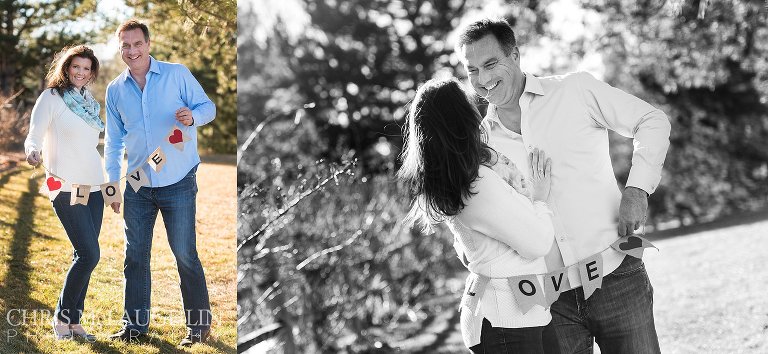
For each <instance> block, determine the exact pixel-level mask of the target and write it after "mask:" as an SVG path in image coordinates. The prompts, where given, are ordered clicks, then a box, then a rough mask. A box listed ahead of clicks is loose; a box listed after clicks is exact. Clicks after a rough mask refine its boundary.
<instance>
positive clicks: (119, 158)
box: [104, 87, 131, 181]
mask: <svg viewBox="0 0 768 354" xmlns="http://www.w3.org/2000/svg"><path fill="white" fill-rule="evenodd" d="M113 90H114V89H113V88H110V87H107V93H106V97H105V98H104V101H105V102H106V105H107V107H106V112H107V123H106V124H105V132H104V168H105V170H106V171H107V178H108V180H109V181H117V180H119V179H120V171H121V167H122V164H123V152H124V149H125V143H124V141H123V140H124V137H125V134H126V133H127V132H126V130H125V126H124V124H123V120H122V117H120V112H119V111H118V110H117V103H116V99H117V97H115V95H116V93H115V92H111V91H113ZM128 172H129V173H130V172H131V171H128Z"/></svg>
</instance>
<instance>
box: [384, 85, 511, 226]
mask: <svg viewBox="0 0 768 354" xmlns="http://www.w3.org/2000/svg"><path fill="white" fill-rule="evenodd" d="M481 121H482V116H481V115H480V112H479V111H478V110H477V108H476V107H475V106H474V105H473V104H472V103H471V102H470V100H469V97H468V96H467V93H466V92H465V91H464V90H463V89H462V86H461V83H459V81H458V80H456V79H454V78H451V79H432V80H429V81H427V82H426V83H424V84H423V85H422V86H421V87H419V89H418V90H417V92H416V97H415V98H414V99H413V102H412V103H411V106H410V109H409V112H408V122H407V127H405V129H404V130H405V139H404V140H405V145H404V147H403V152H402V154H401V159H402V161H403V165H402V166H401V167H400V170H399V171H398V177H399V178H400V179H402V180H404V181H405V182H406V183H407V184H408V186H409V189H410V194H411V197H412V198H413V200H414V203H413V207H412V209H411V212H410V213H409V215H408V218H407V219H409V220H411V221H415V220H421V221H423V222H425V223H426V226H427V227H426V228H427V229H429V224H430V223H434V222H440V221H443V220H444V219H445V218H446V217H450V216H453V215H456V214H458V213H459V212H461V210H462V209H464V207H465V206H466V200H467V199H468V198H469V197H471V196H472V195H474V194H475V193H473V192H472V183H473V182H474V181H475V180H476V179H477V176H478V170H479V168H480V165H486V166H490V165H492V164H493V163H494V161H495V159H496V158H497V157H496V156H497V155H496V153H495V152H494V151H493V149H491V148H490V147H489V146H488V144H487V143H486V141H487V136H486V134H485V130H484V129H483V128H481V126H480V123H481Z"/></svg>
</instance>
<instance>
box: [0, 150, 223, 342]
mask: <svg viewBox="0 0 768 354" xmlns="http://www.w3.org/2000/svg"><path fill="white" fill-rule="evenodd" d="M218 160H221V159H218ZM224 160H227V161H226V162H214V163H205V162H204V163H203V164H201V165H200V167H199V169H198V173H197V175H198V185H199V193H198V196H197V245H198V252H199V254H200V259H201V260H202V262H203V267H204V268H205V272H206V274H205V275H206V280H207V283H208V291H209V294H210V298H211V307H212V311H213V316H214V323H213V327H212V338H211V339H212V340H211V341H210V342H209V343H207V344H195V345H194V346H192V347H191V348H187V349H177V348H176V345H177V344H178V342H179V341H180V340H181V338H182V337H184V335H185V334H186V329H185V327H184V314H183V310H182V304H181V291H180V289H179V276H178V272H177V270H176V263H175V260H174V258H173V255H172V253H171V251H170V248H169V246H168V242H167V238H166V235H165V229H164V227H163V222H162V220H161V218H162V217H161V216H159V217H158V220H157V222H156V225H155V232H154V242H153V249H152V311H153V313H152V319H151V320H152V322H151V323H150V340H149V341H148V342H146V343H144V344H141V345H138V344H130V345H128V344H124V343H116V342H112V341H110V340H109V339H108V338H107V336H109V335H110V334H111V333H113V332H115V331H117V330H118V329H119V328H120V326H121V321H120V319H121V317H122V313H123V271H122V270H123V260H124V249H125V248H124V247H125V246H124V236H123V232H122V215H119V214H115V213H113V212H112V211H111V209H110V208H105V209H104V222H103V226H102V231H101V236H100V239H99V243H100V246H101V259H100V262H99V265H98V266H97V267H96V269H95V270H94V272H93V275H92V277H91V282H90V286H89V289H88V296H87V298H86V303H85V313H84V318H83V326H84V327H86V329H88V330H89V331H91V332H92V333H94V334H96V335H97V337H98V338H97V341H96V342H95V343H87V342H82V341H71V340H66V341H56V340H54V339H53V335H52V330H51V325H50V322H51V318H52V314H53V309H54V308H55V306H56V301H57V298H58V295H59V292H60V291H61V287H62V284H63V280H64V276H65V274H66V271H67V269H68V268H69V263H70V261H71V257H72V256H71V254H72V247H71V244H70V242H69V240H68V239H67V236H66V234H65V232H64V229H63V228H62V226H61V223H60V222H59V220H58V218H57V217H56V215H55V214H54V212H53V208H51V204H50V202H49V200H48V198H47V197H45V196H43V195H41V194H39V193H37V190H38V189H39V187H40V184H41V183H43V178H42V175H41V174H40V173H38V175H37V176H36V178H32V179H31V178H30V177H31V175H32V171H31V170H30V169H29V168H28V166H27V167H15V168H11V169H10V170H7V171H5V172H1V173H0V314H2V319H0V353H65V352H66V353H235V351H236V349H235V343H236V339H237V327H236V322H237V310H236V303H237V301H236V300H237V290H236V289H237V284H236V282H237V280H236V268H237V258H236V256H235V242H236V241H235V237H236V236H235V234H236V228H235V225H236V218H235V214H236V212H237V211H236V210H237V197H236V193H237V192H236V188H235V185H236V178H237V176H236V168H235V165H234V158H232V159H224ZM228 160H232V161H231V162H230V161H228ZM204 161H205V159H204ZM212 161H215V160H212ZM121 188H124V186H123V185H121ZM22 310H26V312H25V315H24V316H22V312H21V311H22ZM21 322H23V323H21Z"/></svg>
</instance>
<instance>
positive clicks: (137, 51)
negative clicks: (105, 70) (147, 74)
mask: <svg viewBox="0 0 768 354" xmlns="http://www.w3.org/2000/svg"><path fill="white" fill-rule="evenodd" d="M120 54H121V57H122V59H123V62H125V64H126V65H128V68H130V69H131V70H141V69H144V68H149V41H148V40H147V39H146V38H144V32H142V31H141V29H139V28H134V29H131V30H127V31H123V32H122V33H120Z"/></svg>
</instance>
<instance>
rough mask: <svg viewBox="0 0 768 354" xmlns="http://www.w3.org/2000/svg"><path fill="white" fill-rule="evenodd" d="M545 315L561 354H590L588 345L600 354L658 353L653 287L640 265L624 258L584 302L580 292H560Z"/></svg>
mask: <svg viewBox="0 0 768 354" xmlns="http://www.w3.org/2000/svg"><path fill="white" fill-rule="evenodd" d="M551 312H552V322H553V323H554V324H555V329H556V331H557V339H558V342H559V343H560V351H562V352H563V353H590V354H591V353H592V343H593V340H594V341H595V342H597V345H599V346H600V351H601V352H603V353H611V354H613V353H627V354H630V353H631V354H644V353H661V350H660V349H659V340H658V338H657V336H656V327H655V325H654V323H653V287H652V286H651V282H650V280H649V279H648V273H646V272H645V265H644V264H643V261H642V260H640V259H637V258H635V257H632V256H626V257H624V261H623V262H622V263H621V265H619V267H618V268H616V270H614V271H613V272H612V273H611V274H609V275H607V276H605V277H604V278H603V285H602V287H601V288H600V289H597V290H596V291H595V292H594V294H592V296H590V298H589V299H587V300H584V289H583V288H582V287H579V288H576V289H572V290H568V291H566V292H563V293H562V294H560V297H559V298H558V299H557V301H555V303H554V304H552V308H551Z"/></svg>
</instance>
